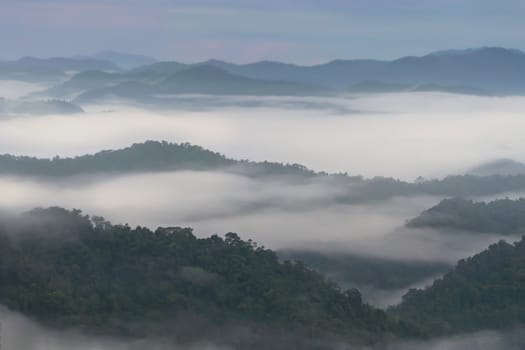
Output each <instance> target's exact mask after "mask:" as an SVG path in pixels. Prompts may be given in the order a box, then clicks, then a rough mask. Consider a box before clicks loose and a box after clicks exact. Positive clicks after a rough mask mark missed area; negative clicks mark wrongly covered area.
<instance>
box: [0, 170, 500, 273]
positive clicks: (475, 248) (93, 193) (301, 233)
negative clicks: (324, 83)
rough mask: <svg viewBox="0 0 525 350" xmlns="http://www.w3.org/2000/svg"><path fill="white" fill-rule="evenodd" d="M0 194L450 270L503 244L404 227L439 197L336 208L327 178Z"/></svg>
mask: <svg viewBox="0 0 525 350" xmlns="http://www.w3.org/2000/svg"><path fill="white" fill-rule="evenodd" d="M0 188H1V189H2V196H1V197H0V207H1V208H3V209H4V210H8V211H24V210H29V209H31V208H33V207H36V206H41V207H47V206H54V205H58V206H63V207H65V208H79V209H82V210H83V211H84V212H86V213H87V214H91V215H103V216H104V217H106V218H107V219H109V220H111V221H112V222H114V223H128V224H130V225H132V226H136V225H142V226H148V227H150V228H152V229H155V228H156V227H158V226H188V227H193V228H194V229H195V232H196V234H197V235H199V236H201V237H207V236H209V235H211V234H214V233H218V234H224V233H227V232H237V233H239V234H240V235H241V236H242V237H243V238H244V239H253V240H255V241H257V242H259V243H260V244H262V245H264V246H267V247H269V248H273V249H283V248H301V249H307V250H309V249H314V250H317V251H326V252H330V251H334V250H335V251H340V252H353V253H358V254H365V255H370V256H375V257H384V258H393V259H402V260H406V259H408V260H423V261H443V262H448V263H454V262H455V261H457V260H458V259H460V258H463V257H466V256H469V255H471V254H474V253H476V252H479V251H481V250H483V249H485V248H486V247H487V246H488V245H489V244H491V243H493V242H496V241H498V240H499V239H502V238H506V237H503V236H498V235H489V234H483V235H473V234H472V233H462V232H454V233H453V234H443V233H442V232H437V231H432V230H429V229H407V228H405V227H404V224H405V222H406V220H408V219H411V218H413V217H415V216H417V215H418V214H419V213H420V212H421V211H423V210H425V209H427V208H429V207H431V206H433V205H435V204H436V203H437V202H438V201H439V200H440V199H441V198H438V197H428V196H427V197H423V196H419V197H399V198H392V199H389V200H384V201H380V202H373V203H366V204H353V205H347V204H340V203H339V202H338V201H337V200H336V197H337V196H338V195H339V194H341V193H348V191H349V190H348V188H345V187H344V186H343V185H342V184H341V183H339V182H332V181H330V180H326V179H325V180H323V179H315V178H314V179H312V180H310V181H301V182H292V181H290V179H283V178H263V179H259V178H249V177H245V176H242V175H238V174H228V173H223V172H195V171H179V172H169V173H160V174H152V173H150V174H136V175H125V176H110V177H88V178H86V177H73V178H69V179H66V180H64V179H62V180H57V181H51V180H31V179H21V178H16V177H3V178H0ZM350 191H351V190H350ZM474 237H475V238H474Z"/></svg>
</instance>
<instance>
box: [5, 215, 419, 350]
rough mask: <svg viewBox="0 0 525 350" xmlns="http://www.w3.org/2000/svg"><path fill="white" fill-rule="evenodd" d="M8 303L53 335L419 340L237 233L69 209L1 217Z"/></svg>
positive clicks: (352, 295) (355, 297) (352, 293)
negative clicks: (198, 231)
mask: <svg viewBox="0 0 525 350" xmlns="http://www.w3.org/2000/svg"><path fill="white" fill-rule="evenodd" d="M0 303H1V304H3V305H6V306H7V307H9V308H10V309H12V310H15V311H18V312H22V313H24V314H26V315H30V316H33V317H35V318H36V319H38V320H40V321H42V322H44V323H45V324H48V325H50V326H54V327H81V328H83V329H85V330H87V331H90V332H100V333H109V334H119V335H133V336H149V335H164V336H167V335H169V336H173V337H175V338H176V340H177V341H179V342H181V341H182V342H184V341H185V340H190V339H195V336H196V335H197V334H198V333H199V332H202V333H201V337H202V336H204V335H209V336H213V337H219V338H220V334H221V332H220V331H219V330H218V329H217V328H218V327H219V326H218V325H222V326H226V325H236V324H241V325H243V326H247V325H251V326H250V327H251V328H250V331H251V332H252V333H253V335H251V336H249V337H247V338H243V335H242V334H241V335H238V337H239V338H235V339H233V340H232V339H229V340H228V341H230V342H234V343H235V345H236V346H239V345H247V344H251V342H253V341H255V339H258V338H257V337H259V336H261V334H266V333H265V332H269V330H275V331H277V330H280V332H281V333H284V334H286V333H289V334H299V335H301V337H299V338H300V339H303V341H306V340H308V339H309V341H315V340H319V339H324V338H325V337H331V338H332V337H333V338H332V339H336V338H341V339H345V340H353V341H358V340H359V341H377V340H379V339H381V338H382V337H384V336H386V335H387V334H391V335H397V336H408V335H418V334H420V333H419V332H418V331H415V330H414V329H413V328H412V327H410V326H408V325H407V324H406V323H404V322H394V321H392V320H391V319H390V318H389V317H387V315H386V314H385V312H383V311H381V310H378V309H374V308H372V307H370V306H368V305H366V304H364V303H363V302H362V300H361V295H360V293H359V292H358V291H357V290H355V289H351V290H346V291H342V290H341V289H340V288H338V287H337V286H336V285H334V284H333V283H331V282H328V281H327V280H326V279H325V278H324V277H323V276H322V275H320V274H318V273H316V272H314V271H312V270H310V269H308V268H306V267H305V265H304V264H302V263H299V262H290V261H284V262H282V263H281V262H280V261H279V259H278V257H277V255H276V254H275V253H274V252H272V251H270V250H268V249H265V248H264V247H258V246H257V245H256V244H255V243H254V242H252V241H243V240H242V239H240V238H239V236H238V235H236V234H234V233H228V234H227V235H226V236H225V238H221V237H219V236H217V235H214V236H211V237H209V238H204V239H199V238H196V237H195V236H194V235H193V233H192V230H191V229H189V228H180V227H169V228H159V229H157V230H156V231H151V230H149V229H146V228H143V227H137V228H131V227H129V226H127V225H113V224H111V223H109V222H107V221H106V220H104V219H103V218H101V217H88V216H84V215H82V213H81V212H80V211H78V210H74V211H67V210H64V209H61V208H49V209H35V210H32V211H30V212H27V213H25V214H22V215H21V216H17V217H12V216H4V217H3V218H2V219H1V221H0ZM216 340H217V339H214V341H216ZM221 340H223V339H219V341H221ZM283 344H285V343H283ZM274 348H275V347H274Z"/></svg>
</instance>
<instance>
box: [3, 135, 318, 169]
mask: <svg viewBox="0 0 525 350" xmlns="http://www.w3.org/2000/svg"><path fill="white" fill-rule="evenodd" d="M176 170H199V171H200V170H202V171H204V170H224V171H229V172H238V173H242V174H244V175H247V176H259V175H288V174H294V175H298V176H312V175H314V172H313V171H311V170H308V169H307V168H305V167H304V166H302V165H298V164H280V163H271V162H259V163H256V162H249V161H236V160H233V159H229V158H226V157H225V156H223V155H221V154H219V153H216V152H212V151H208V150H206V149H204V148H202V147H199V146H194V145H191V144H189V143H181V144H176V143H168V142H165V141H164V142H157V141H147V142H144V143H137V144H133V145H132V146H131V147H128V148H124V149H120V150H116V151H102V152H98V153H96V154H93V155H85V156H80V157H75V158H59V157H55V158H53V159H38V158H33V157H24V156H12V155H2V156H0V174H9V175H22V176H42V177H55V176H73V175H86V174H94V173H134V172H163V171H176Z"/></svg>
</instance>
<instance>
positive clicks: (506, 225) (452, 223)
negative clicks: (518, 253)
mask: <svg viewBox="0 0 525 350" xmlns="http://www.w3.org/2000/svg"><path fill="white" fill-rule="evenodd" d="M407 226H408V227H430V228H435V229H441V230H464V231H470V232H480V233H498V234H507V235H517V234H519V235H521V234H525V199H523V198H521V199H518V200H510V199H501V200H496V201H492V202H488V203H485V202H474V201H472V200H466V199H462V198H451V199H445V200H443V201H441V202H440V203H439V204H437V205H436V206H434V207H432V208H430V209H428V210H426V211H424V212H423V213H421V214H420V215H419V216H418V217H416V218H414V219H412V220H410V221H409V222H408V223H407Z"/></svg>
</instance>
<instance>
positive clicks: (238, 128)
mask: <svg viewBox="0 0 525 350" xmlns="http://www.w3.org/2000/svg"><path fill="white" fill-rule="evenodd" d="M0 96H1V95H0ZM223 98H224V99H229V98H230V99H231V98H234V97H223ZM252 99H254V100H255V101H259V100H261V101H267V102H268V104H267V105H263V106H262V107H257V108H255V107H246V106H237V107H236V106H235V104H233V105H228V106H225V107H220V108H215V109H204V110H199V109H197V110H188V109H177V108H174V109H173V110H171V111H166V110H162V111H160V110H159V111H153V110H147V109H144V108H139V107H136V106H135V107H134V106H131V105H123V104H110V105H95V106H83V107H84V109H85V110H86V111H87V112H88V113H85V115H83V116H74V117H73V116H45V117H26V118H16V119H11V120H4V121H1V122H0V150H1V152H2V153H15V154H25V155H34V156H54V155H57V154H59V155H79V154H84V153H92V152H96V151H99V150H100V149H114V148H121V147H125V146H129V144H131V143H133V142H142V141H144V140H147V139H153V140H167V141H172V142H183V141H188V142H191V143H194V144H198V145H202V146H204V147H206V148H209V149H212V150H214V151H219V152H221V153H224V154H226V155H228V156H230V157H233V158H239V159H250V160H259V161H260V160H273V161H281V162H290V163H302V164H304V165H306V166H309V167H311V168H313V169H315V170H324V171H329V172H348V173H351V174H362V175H365V176H376V175H384V176H392V177H398V178H402V179H408V180H413V179H414V178H416V177H417V176H420V175H422V176H425V177H441V176H445V175H448V174H450V173H461V172H464V171H465V170H467V169H469V168H470V167H472V166H473V165H476V164H479V163H482V162H484V161H486V160H492V159H497V158H512V159H516V160H525V159H524V156H523V154H525V144H524V143H523V142H522V134H523V132H522V131H523V130H524V129H525V120H524V119H523V117H522V111H523V110H524V109H525V97H480V96H465V95H452V94H440V93H413V94H383V95H369V96H368V95H360V96H345V97H337V98H335V97H334V98H308V99H306V98H296V100H297V101H298V102H304V101H305V100H307V101H309V102H315V103H317V104H318V105H322V104H325V105H330V106H333V105H338V106H340V107H341V108H340V110H339V111H336V110H334V108H315V107H312V106H309V107H308V108H307V107H305V106H302V105H301V104H300V103H298V104H297V107H296V108H289V107H286V106H287V105H289V100H290V99H293V98H286V99H285V100H283V99H279V98H265V97H257V98H255V97H254V98H252ZM269 102H271V103H269ZM285 102H286V104H285ZM283 104H284V105H283ZM351 111H358V113H355V112H351Z"/></svg>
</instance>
